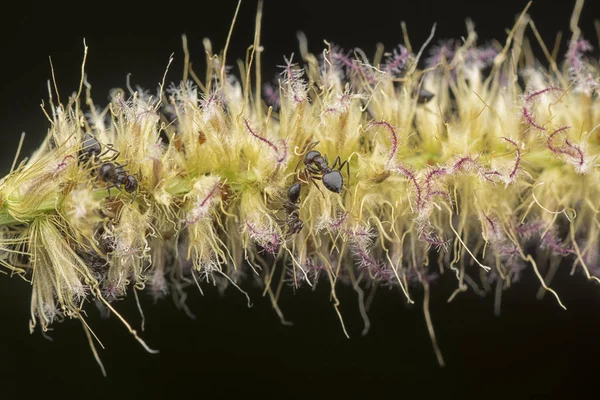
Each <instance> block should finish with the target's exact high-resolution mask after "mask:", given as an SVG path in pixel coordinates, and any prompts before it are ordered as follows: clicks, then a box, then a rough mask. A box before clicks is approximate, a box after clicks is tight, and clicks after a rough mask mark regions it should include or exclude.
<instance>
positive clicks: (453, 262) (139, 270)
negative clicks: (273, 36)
mask: <svg viewBox="0 0 600 400" xmlns="http://www.w3.org/2000/svg"><path fill="white" fill-rule="evenodd" d="M578 4H579V8H576V10H575V14H577V13H578V12H580V3H578ZM529 26H530V20H529V17H528V15H527V14H526V12H525V11H524V12H523V13H522V14H521V15H520V17H519V19H518V20H517V22H516V24H515V26H514V27H513V29H512V30H511V31H510V34H509V35H508V38H507V39H506V41H505V42H504V43H493V44H489V45H485V46H482V45H481V44H480V43H478V42H477V35H476V33H475V31H474V29H473V27H472V26H471V25H468V29H469V31H468V35H467V36H466V37H465V38H464V40H463V41H460V42H459V41H451V40H446V41H438V42H437V45H436V44H432V43H435V42H432V41H433V39H434V37H435V27H434V29H433V30H432V32H431V36H430V37H429V39H428V40H427V42H426V43H424V44H423V46H422V47H421V48H420V49H418V51H413V50H414V49H413V48H412V47H411V46H410V44H409V43H403V44H401V45H399V46H397V47H396V48H394V49H390V51H389V52H383V51H380V52H378V53H377V54H375V55H374V56H369V55H367V54H365V53H364V52H363V51H361V50H359V49H354V50H353V51H345V50H343V49H340V48H339V47H337V46H333V45H330V44H328V43H326V46H325V48H324V50H323V52H322V53H321V54H318V55H316V54H310V53H309V52H308V50H307V46H306V38H304V37H303V36H301V37H300V38H301V46H300V50H301V51H300V53H299V55H296V56H290V57H289V58H286V59H285V60H284V62H283V66H282V67H281V69H282V72H281V75H280V76H279V77H278V79H279V84H278V86H277V87H275V86H265V90H263V91H262V92H261V89H262V88H263V85H262V82H263V80H262V77H261V71H260V69H259V68H258V66H260V56H261V52H260V51H258V50H259V49H260V43H259V33H258V29H259V28H258V27H257V34H256V38H255V42H254V45H253V46H252V47H251V48H250V50H249V53H248V57H247V58H246V60H245V62H238V64H237V66H238V68H239V72H236V71H235V69H234V68H233V67H231V66H230V65H229V64H228V62H230V61H229V59H228V58H226V52H223V53H221V54H219V55H217V54H214V53H213V52H212V48H211V45H210V43H209V42H208V41H206V42H205V45H206V54H207V57H206V79H205V80H200V79H198V78H197V75H196V74H195V73H193V71H192V70H191V69H190V66H189V65H186V66H185V72H184V77H183V80H182V81H181V82H179V83H174V84H171V85H170V86H167V85H165V82H164V79H163V82H162V84H161V85H160V86H159V88H158V91H157V93H156V94H150V92H146V91H143V90H141V89H137V90H134V89H132V88H131V87H129V85H127V89H125V90H120V89H119V90H114V91H113V92H112V95H111V100H110V102H109V103H108V104H107V105H100V106H98V105H96V103H94V101H93V100H92V86H91V85H90V83H88V82H87V78H86V77H85V76H83V77H82V79H81V85H80V87H79V89H78V91H77V92H76V93H73V94H72V95H71V96H70V97H69V98H68V99H67V100H66V102H64V103H63V102H61V101H60V100H61V98H59V97H58V95H57V93H56V94H54V93H53V92H51V93H50V100H49V103H48V104H47V105H46V106H45V107H44V110H45V112H46V115H47V117H48V121H49V127H50V128H49V131H48V134H47V136H46V139H45V140H44V142H43V143H42V144H41V145H40V147H39V149H38V150H37V151H36V152H35V153H34V154H33V155H31V157H29V158H28V159H26V160H24V161H23V162H21V163H20V164H18V165H17V166H15V168H14V169H13V170H12V171H11V172H10V173H9V174H8V175H7V176H5V177H4V178H3V179H2V180H1V181H0V264H1V265H2V266H3V267H4V268H5V269H7V270H8V272H9V273H10V274H13V275H19V276H20V277H21V278H23V279H26V280H28V281H30V282H31V287H32V301H31V328H32V329H34V327H36V326H39V327H40V328H41V329H42V330H44V331H45V330H47V329H48V328H49V327H50V325H51V324H52V323H53V322H55V321H57V320H61V319H63V318H77V319H80V320H81V321H82V322H83V324H84V327H86V332H88V336H89V335H90V331H89V328H87V325H86V324H85V316H86V314H85V313H86V310H87V309H91V308H94V307H96V306H98V307H100V308H102V309H104V310H110V311H112V312H113V313H114V314H115V315H117V316H118V318H120V319H121V320H122V322H123V323H124V325H125V326H126V328H127V329H128V330H130V332H131V333H132V334H133V335H134V336H135V337H136V338H137V340H139V341H140V342H141V343H142V345H143V346H145V348H147V349H148V350H150V348H149V347H148V346H146V344H145V343H144V342H143V341H142V339H141V338H140V337H139V336H138V335H137V333H136V331H135V330H134V329H133V328H132V327H131V326H130V325H129V323H128V322H127V321H125V319H123V318H122V317H121V316H120V314H118V311H117V310H116V303H115V301H116V300H118V299H121V298H124V297H126V296H130V295H132V294H134V295H136V296H137V291H145V292H147V293H149V294H150V295H151V296H153V297H154V298H161V297H164V296H165V295H166V294H168V293H170V292H177V293H183V290H184V289H185V288H186V287H187V286H190V285H193V286H196V285H197V287H198V288H199V289H200V290H202V287H203V286H205V285H216V286H217V287H219V288H220V289H223V290H224V289H225V288H226V287H229V286H233V287H235V288H236V289H237V290H240V291H242V292H243V293H244V294H245V291H244V290H245V289H244V288H245V287H246V286H247V285H250V284H251V283H253V282H255V281H259V282H261V285H262V289H263V290H264V294H265V296H268V297H269V298H270V299H271V300H272V304H273V307H274V308H275V310H276V312H277V313H278V315H279V316H280V317H281V319H282V321H285V319H284V316H283V315H284V313H285V310H282V309H280V308H279V306H278V297H279V294H280V292H281V290H282V287H283V285H284V283H286V282H287V283H288V284H289V285H291V286H293V287H299V286H312V287H314V286H316V285H327V286H328V287H330V289H331V301H332V307H334V308H335V310H336V311H337V313H338V315H339V317H340V321H341V325H342V328H343V329H344V332H345V333H346V334H349V332H346V327H345V326H344V324H343V318H342V314H341V313H340V312H339V309H338V308H339V307H338V306H339V301H338V298H337V296H336V290H337V289H338V288H339V287H340V285H343V284H347V285H349V286H351V287H352V288H354V290H356V291H357V292H359V298H360V299H363V294H362V293H363V291H367V292H371V293H374V291H375V288H377V287H378V286H385V287H390V288H393V289H396V290H398V292H399V296H402V297H404V298H405V300H406V302H407V303H415V302H418V303H420V304H422V305H423V310H424V312H425V316H426V321H427V324H428V327H429V333H430V335H431V338H432V341H433V345H434V349H435V351H436V355H437V358H438V361H439V363H440V364H442V365H443V363H444V361H443V358H442V354H441V351H440V350H439V349H438V347H437V344H436V341H435V334H434V331H433V324H432V318H431V316H430V315H429V310H428V302H429V294H430V291H431V290H435V289H436V287H435V285H436V282H437V281H438V280H441V279H444V280H454V281H455V284H456V290H455V291H454V292H453V293H450V294H449V301H450V300H452V299H453V298H455V297H456V296H458V295H460V293H461V292H464V291H466V290H473V291H475V292H477V293H486V292H489V293H493V294H494V295H495V296H496V298H497V305H496V311H497V312H499V311H500V300H499V299H500V295H501V293H502V291H504V290H505V289H508V288H510V287H511V286H512V285H514V284H516V283H517V282H518V281H519V279H520V278H521V277H522V276H523V275H524V274H532V275H534V276H535V277H536V278H537V279H538V280H539V284H540V287H541V290H542V292H541V293H542V294H543V293H549V294H551V295H552V296H554V298H555V300H556V302H557V304H558V305H559V306H561V307H564V303H563V302H562V300H561V298H560V297H559V294H558V293H556V292H555V291H554V290H553V289H552V277H553V276H554V273H555V268H557V267H556V265H557V263H555V262H552V263H550V262H548V261H549V260H558V259H560V260H565V261H566V262H568V263H570V264H571V265H572V268H573V271H574V272H576V273H580V274H584V275H585V276H586V277H587V278H589V279H590V280H595V281H598V282H600V265H599V264H598V263H599V257H598V243H599V240H600V223H599V220H598V206H597V204H596V203H597V202H596V199H598V198H600V184H599V182H600V171H599V169H598V164H597V158H598V156H599V155H600V147H599V145H600V130H599V129H598V127H599V126H600V102H599V100H598V99H599V95H600V93H599V88H600V70H599V69H598V63H597V60H596V61H593V60H591V59H589V58H588V51H589V50H590V49H591V44H590V43H589V42H588V41H586V40H584V39H583V38H581V37H578V34H577V33H576V32H574V34H573V37H572V38H571V41H570V43H569V49H568V52H567V53H566V54H564V58H563V59H562V60H558V59H554V58H550V59H548V60H546V63H547V64H548V65H549V67H548V68H546V67H544V66H543V65H544V63H542V62H540V61H537V60H536V59H535V58H534V57H533V50H532V48H531V47H530V44H529V42H528V41H526V40H524V38H525V37H526V35H527V32H528V27H529ZM436 41H437V39H436ZM531 46H533V44H532V45H531ZM86 52H87V48H86ZM186 52H187V49H186ZM86 54H87V53H86ZM186 54H187V53H186ZM165 75H166V74H165ZM190 77H193V79H189V78H190ZM253 88H254V89H253ZM53 95H54V97H53ZM534 245H535V246H537V247H539V248H538V250H537V251H535V252H532V251H531V249H532V248H533V247H532V246H534ZM546 265H549V266H550V267H547V266H546ZM283 290H285V289H283ZM246 296H248V295H246ZM361 302H362V300H361ZM248 304H249V305H251V299H250V298H248ZM366 310H367V307H365V304H364V302H362V303H361V313H362V315H363V317H364V319H365V327H366V329H367V328H368V326H369V322H368V317H367V311H366ZM366 329H365V330H366ZM350 333H351V332H350ZM89 337H91V336H89ZM90 343H92V342H91V341H90Z"/></svg>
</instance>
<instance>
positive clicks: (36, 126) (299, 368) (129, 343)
mask: <svg viewBox="0 0 600 400" xmlns="http://www.w3.org/2000/svg"><path fill="white" fill-rule="evenodd" d="M593 3H594V1H587V4H586V6H585V9H584V13H583V16H582V19H581V23H580V26H581V27H582V29H583V31H584V34H585V35H586V37H588V38H589V39H590V40H591V41H592V43H593V45H594V46H595V47H597V46H598V43H596V40H595V38H596V33H595V31H594V29H593V19H594V18H597V17H600V14H599V12H598V7H597V5H596V9H594V4H593ZM596 3H597V2H596ZM525 4H526V2H525V1H477V2H466V1H465V2H457V1H433V0H420V1H393V2H392V1H389V2H386V1H375V0H371V1H362V2H356V4H352V3H351V2H347V1H331V2H330V1H312V0H311V1H306V0H304V1H289V2H288V1H273V0H266V1H265V6H264V16H263V35H262V44H263V45H264V47H265V53H264V56H263V65H264V66H265V72H266V73H267V72H270V73H271V74H275V73H276V72H277V70H276V69H275V68H274V66H275V65H277V64H281V61H282V57H283V56H284V55H289V54H290V53H292V52H296V53H298V51H297V40H296V31H298V30H302V31H304V32H305V33H306V35H307V36H308V38H309V44H310V47H311V50H313V51H319V50H321V48H322V43H323V42H322V40H323V39H327V40H328V41H332V42H334V43H337V44H339V45H341V46H343V47H345V48H352V47H361V48H362V49H364V50H365V51H366V52H367V54H372V53H373V51H374V49H375V44H376V43H377V42H382V43H384V44H385V46H386V48H388V49H391V48H392V46H395V45H396V44H399V43H401V41H402V32H401V29H400V22H401V21H402V20H405V21H406V22H407V24H408V28H409V34H410V38H411V42H412V44H413V47H416V48H419V47H420V45H421V44H422V43H423V41H424V40H425V39H426V37H427V36H428V35H429V31H430V29H431V26H432V24H433V23H434V22H437V23H438V29H437V33H436V39H439V38H445V37H459V36H461V35H463V34H465V33H466V32H465V28H464V20H465V18H466V17H471V18H473V19H474V20H475V23H476V27H477V30H478V33H479V37H480V38H481V41H482V42H483V41H484V40H485V39H500V40H503V39H504V38H505V35H506V30H507V29H509V28H510V27H512V25H513V23H514V19H515V16H516V15H517V14H519V13H520V12H521V10H522V9H523V8H524V6H525ZM235 5H236V2H235V1H231V0H228V1H219V2H217V1H210V2H207V1H202V0H198V1H196V2H194V3H193V6H192V5H187V6H186V5H183V4H181V3H178V2H165V3H162V4H160V5H159V6H152V5H150V3H145V4H142V5H135V4H131V3H127V5H125V2H123V4H117V5H110V6H109V5H105V4H104V3H90V2H86V3H80V4H78V5H67V4H65V3H59V2H52V3H51V5H46V6H44V7H42V8H40V6H38V5H34V4H33V3H29V2H21V4H18V5H17V8H18V10H17V9H13V10H12V11H10V10H6V12H5V13H3V20H2V23H1V24H0V29H1V35H0V40H1V42H0V43H1V45H2V46H1V47H0V51H1V52H2V53H1V54H2V68H3V74H2V80H1V85H2V86H1V87H2V107H0V151H2V159H1V161H0V169H1V172H2V174H4V173H6V172H8V169H9V168H10V164H11V162H12V158H13V155H14V152H15V150H16V146H17V141H18V137H19V135H20V133H21V132H22V131H25V132H26V133H27V138H26V143H25V146H24V151H23V153H22V156H24V155H28V154H29V153H30V152H31V151H32V150H33V149H34V148H35V147H37V146H38V145H39V143H40V141H41V138H42V136H43V135H44V134H45V133H46V131H47V128H48V124H47V121H46V120H45V117H44V116H43V114H42V112H41V110H40V108H39V104H40V103H41V101H42V100H47V89H46V80H47V79H49V78H50V67H49V63H48V56H49V55H50V56H52V60H53V63H54V68H55V72H56V77H57V82H58V87H59V90H60V91H61V93H62V95H63V98H66V97H67V95H68V94H70V93H72V92H73V91H76V90H77V86H78V82H79V77H80V65H81V59H82V55H83V38H84V37H85V38H86V42H87V44H88V46H89V56H88V61H87V65H86V71H87V74H88V77H89V81H90V82H91V83H92V86H93V94H94V99H95V101H96V102H97V103H99V104H101V103H102V102H103V101H105V100H107V98H108V92H109V90H110V89H111V88H113V87H117V86H120V87H123V86H124V84H125V77H126V75H127V73H129V72H131V73H132V83H133V84H135V85H140V86H142V87H146V88H150V89H154V88H155V87H156V86H157V84H158V82H159V81H160V80H161V79H162V75H163V72H164V68H165V66H166V63H167V61H168V59H169V56H170V54H171V53H175V61H174V63H173V64H172V66H171V68H170V71H169V75H168V79H167V80H168V81H178V80H180V79H181V76H182V61H183V53H182V51H181V49H182V46H181V34H182V33H186V34H187V35H188V42H189V49H190V52H191V57H192V61H193V62H194V65H195V69H196V70H197V71H198V72H201V71H202V68H203V66H204V53H203V52H204V50H203V47H202V38H204V37H209V38H211V40H212V41H213V48H214V49H215V51H219V50H220V49H221V48H222V47H223V45H224V43H225V39H226V37H227V32H228V29H229V25H230V22H231V18H232V16H233V12H234V10H235ZM573 5H574V1H554V0H552V1H551V0H538V1H534V4H533V6H532V8H531V9H530V14H532V15H533V17H534V19H535V21H536V23H537V26H538V29H539V30H540V32H541V34H542V36H543V38H544V40H545V41H546V43H547V44H548V45H549V46H551V44H552V43H553V41H554V37H555V34H556V32H558V31H559V30H562V31H563V32H564V33H565V36H564V38H568V37H569V31H568V25H569V19H570V15H571V11H572V8H573ZM255 7H256V3H255V2H254V1H250V0H248V1H245V2H244V3H243V4H242V7H241V12H240V16H239V18H238V22H237V25H236V28H235V31H234V34H233V38H232V43H231V46H230V50H229V57H228V60H229V61H230V62H232V61H233V60H234V59H236V58H241V57H244V55H245V49H246V47H247V46H248V45H250V44H251V43H252V41H253V32H254V13H255ZM530 33H531V32H530ZM531 37H533V36H532V35H531ZM533 40H535V39H533ZM563 54H564V49H563ZM268 78H269V74H268V73H267V74H266V75H265V80H267V79H268ZM568 272H569V268H568V267H567V266H565V267H564V268H563V269H562V270H561V272H560V273H559V276H558V277H557V279H556V280H555V282H554V283H553V287H554V288H555V289H557V290H558V292H559V293H560V294H561V296H562V299H563V301H564V302H565V303H566V305H567V308H568V310H567V311H563V310H562V309H560V308H559V306H558V305H557V304H556V303H555V301H554V299H553V297H552V296H546V297H545V299H544V300H542V301H538V300H536V299H535V294H536V292H537V288H538V285H537V283H536V280H535V277H534V276H533V273H531V272H530V275H529V276H526V278H525V279H524V282H523V283H522V284H520V285H518V286H516V287H515V288H513V289H512V290H511V291H509V292H506V293H505V294H504V297H503V299H504V302H503V304H504V306H503V314H502V316H501V317H499V318H497V317H494V316H493V298H492V297H491V296H490V297H487V298H479V297H477V296H475V295H474V294H469V293H465V294H462V295H460V296H458V298H457V299H456V300H455V301H454V302H452V303H451V304H445V301H446V299H447V298H448V296H449V295H450V293H451V292H452V290H453V288H454V286H455V281H454V279H453V277H451V276H445V277H444V279H443V280H442V282H441V283H438V284H436V285H435V286H434V287H433V289H434V293H435V296H434V298H433V300H432V305H431V309H432V316H433V320H434V324H435V328H436V333H437V337H438V341H439V344H440V347H441V349H442V351H443V354H444V356H445V359H446V362H447V367H446V368H444V369H440V368H439V367H438V366H437V363H436V360H435V356H434V354H433V351H432V348H431V344H430V340H429V336H428V334H427V329H426V326H425V321H424V318H423V314H422V312H421V302H417V305H416V306H415V307H412V308H410V307H405V305H404V300H403V296H402V295H401V294H400V293H398V292H395V291H394V292H389V291H387V290H380V291H379V293H378V295H377V297H376V299H375V301H374V303H373V307H372V309H371V312H370V317H371V323H372V329H371V332H370V333H369V334H368V335H367V336H366V337H362V336H361V335H360V332H361V329H362V326H361V320H360V318H359V313H358V309H357V300H356V295H355V293H354V292H353V291H352V290H350V289H343V288H342V289H339V290H338V292H339V295H340V297H341V300H342V307H341V309H342V312H343V315H344V316H345V321H346V324H347V327H348V329H349V332H350V335H351V339H346V338H345V337H344V335H343V333H342V330H341V328H340V324H339V321H338V319H337V316H336V314H335V312H334V309H333V307H332V306H331V304H330V302H329V299H328V288H327V287H326V285H324V284H323V285H321V286H320V288H318V290H317V291H316V292H314V293H313V292H310V291H309V290H307V289H304V290H300V291H298V292H297V293H296V294H294V293H293V292H292V290H291V289H288V290H287V291H285V293H284V295H283V297H282V301H281V308H282V309H283V310H284V312H285V314H286V316H287V318H288V319H290V320H292V321H294V323H295V325H294V326H293V327H286V326H282V325H281V324H280V322H279V319H278V317H277V316H276V314H275V312H274V311H273V310H272V309H271V306H270V303H269V302H268V300H267V299H263V298H261V297H260V293H259V292H252V291H251V295H252V297H253V301H254V307H252V308H247V307H246V302H245V298H244V297H243V296H242V295H241V294H239V293H238V292H236V291H235V290H233V289H231V290H230V291H227V293H226V296H225V297H223V298H221V297H219V295H218V294H217V293H216V292H215V291H213V290H210V289H207V290H206V295H205V296H204V297H201V296H200V295H199V294H198V293H197V292H196V291H195V290H194V289H190V290H189V298H188V305H189V307H190V309H191V310H192V312H193V313H195V314H196V317H197V318H196V320H191V319H190V318H188V317H187V316H186V315H185V314H184V313H183V312H182V311H181V310H179V309H177V308H176V307H175V305H174V304H173V303H172V302H171V301H170V299H166V300H163V301H161V302H159V303H158V304H156V305H153V304H152V301H151V299H149V298H146V297H144V298H142V304H143V306H144V309H145V312H146V319H147V323H146V332H145V333H144V334H143V337H144V338H145V339H146V341H147V342H148V343H149V344H150V345H151V346H152V347H155V348H159V349H160V350H161V353H160V354H159V355H150V354H147V353H145V352H144V351H143V349H141V347H140V346H139V345H138V344H137V343H136V342H135V341H134V340H133V338H131V337H130V336H129V334H128V333H127V331H126V330H125V329H124V328H123V327H122V325H120V324H119V323H118V322H117V321H116V319H115V318H111V319H110V320H108V321H103V320H101V319H100V318H99V317H98V316H97V315H96V314H92V315H90V318H89V322H90V324H91V325H92V327H93V329H94V330H95V332H96V333H97V334H98V335H99V336H100V338H101V340H102V341H103V343H104V345H105V346H106V350H104V351H101V353H100V354H101V357H102V360H103V362H104V365H105V367H106V369H107V371H108V378H103V377H102V376H101V374H100V371H99V369H98V367H97V365H96V364H95V361H94V359H93V357H92V355H91V352H90V350H89V348H88V345H87V342H86V340H85V336H84V334H83V331H82V329H81V327H80V324H79V322H77V321H66V322H64V323H61V324H55V325H54V326H53V327H54V329H55V330H54V331H53V332H51V333H50V334H51V336H52V337H53V338H54V341H53V342H50V341H47V340H45V339H44V338H43V337H42V336H41V335H40V333H39V332H35V333H34V334H33V335H30V334H29V332H28V319H29V296H30V288H29V287H28V284H27V283H25V282H23V281H21V280H19V279H10V278H9V277H8V276H4V275H2V276H0V315H1V317H2V319H1V322H0V398H14V397H16V395H17V394H18V395H20V396H24V397H29V395H33V394H34V393H35V394H46V395H51V394H56V395H58V396H62V397H65V398H79V397H92V398H95V397H101V398H154V397H167V396H169V395H176V394H178V393H183V392H187V393H190V394H192V396H193V398H196V397H200V396H204V397H205V398H228V397H233V395H234V393H235V395H237V396H240V395H244V396H250V395H251V394H259V395H261V396H263V397H265V398H271V397H274V396H275V394H277V397H281V398H287V397H296V396H298V397H306V396H313V397H325V396H327V397H330V396H335V397H334V398H347V397H351V398H354V397H358V395H359V394H360V395H361V396H362V395H363V394H364V396H369V397H370V398H371V397H372V398H380V397H383V396H384V395H386V394H388V395H390V396H398V397H399V396H402V395H412V394H416V395H421V396H424V397H425V398H428V397H433V396H434V395H437V396H439V395H442V396H445V397H447V398H458V397H477V398H489V397H496V396H499V395H500V394H503V395H504V394H506V395H510V397H511V398H535V397H542V396H544V397H548V396H550V397H552V396H558V397H562V395H559V393H565V394H569V395H570V396H576V395H577V394H578V393H579V394H581V393H584V392H585V391H586V390H588V388H591V387H592V383H593V382H594V381H595V379H596V378H597V376H598V373H597V371H598V368H597V365H598V364H597V363H598V359H599V356H600V324H599V323H598V322H599V321H600V290H599V286H598V285H595V284H592V283H589V282H586V281H585V279H583V278H582V277H580V276H575V277H570V276H568ZM418 298H419V297H418ZM419 299H420V298H419ZM117 306H118V307H119V309H120V310H122V311H123V314H124V315H126V316H127V317H128V319H129V321H130V322H132V323H133V324H134V325H135V326H136V327H137V326H139V315H138V314H137V312H136V308H135V303H134V302H133V299H132V298H131V299H128V300H125V301H123V302H120V303H118V304H117ZM590 390H591V391H594V390H593V389H590ZM5 396H6V397H5Z"/></svg>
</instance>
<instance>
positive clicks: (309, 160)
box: [304, 150, 321, 165]
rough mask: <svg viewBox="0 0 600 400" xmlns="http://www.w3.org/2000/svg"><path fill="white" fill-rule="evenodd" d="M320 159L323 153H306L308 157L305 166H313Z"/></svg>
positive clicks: (305, 157)
mask: <svg viewBox="0 0 600 400" xmlns="http://www.w3.org/2000/svg"><path fill="white" fill-rule="evenodd" d="M318 157H321V153H319V152H318V151H316V150H311V151H309V152H308V153H306V155H305V156H304V164H305V165H309V164H312V163H313V162H314V161H315V159H317V158H318Z"/></svg>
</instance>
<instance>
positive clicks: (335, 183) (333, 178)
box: [321, 170, 344, 193]
mask: <svg viewBox="0 0 600 400" xmlns="http://www.w3.org/2000/svg"><path fill="white" fill-rule="evenodd" d="M321 179H322V181H323V185H324V186H325V187H326V188H327V189H328V190H330V191H331V192H333V193H341V192H342V187H343V186H344V178H343V177H342V173H341V172H340V171H338V170H334V171H330V172H328V173H326V174H324V175H323V177H322V178H321Z"/></svg>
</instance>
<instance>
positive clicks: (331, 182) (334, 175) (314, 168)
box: [296, 142, 350, 193]
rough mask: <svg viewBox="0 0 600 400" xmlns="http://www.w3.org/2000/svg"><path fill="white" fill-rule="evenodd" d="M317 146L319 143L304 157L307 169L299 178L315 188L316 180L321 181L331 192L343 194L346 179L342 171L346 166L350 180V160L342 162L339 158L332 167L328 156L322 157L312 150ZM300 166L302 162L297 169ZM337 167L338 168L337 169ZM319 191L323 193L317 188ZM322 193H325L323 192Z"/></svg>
mask: <svg viewBox="0 0 600 400" xmlns="http://www.w3.org/2000/svg"><path fill="white" fill-rule="evenodd" d="M317 144H319V142H314V143H312V144H310V145H309V146H308V148H307V149H306V151H307V153H306V154H305V155H304V159H302V160H301V161H302V162H304V165H305V168H304V170H302V171H300V173H299V175H298V178H299V179H300V180H301V181H302V182H304V183H308V181H311V182H312V183H314V184H315V186H317V184H316V183H315V180H321V181H323V185H324V186H325V187H326V188H327V189H328V190H329V191H331V192H333V193H341V192H342V188H343V186H344V177H343V176H342V173H341V169H342V168H343V167H344V165H345V166H346V170H347V172H348V178H350V164H348V160H346V161H344V162H342V161H341V160H340V157H339V156H337V157H336V158H335V160H334V162H333V165H332V166H331V167H330V166H329V161H328V160H327V156H326V155H321V153H320V152H318V151H317V150H312V149H313V148H314V147H315V146H316V145H317ZM298 165H300V161H299V162H298V164H297V165H296V169H298ZM336 166H338V167H337V169H336ZM317 189H319V191H321V189H320V188H319V186H317ZM321 193H323V192H322V191H321Z"/></svg>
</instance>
